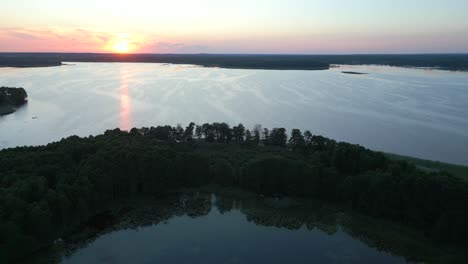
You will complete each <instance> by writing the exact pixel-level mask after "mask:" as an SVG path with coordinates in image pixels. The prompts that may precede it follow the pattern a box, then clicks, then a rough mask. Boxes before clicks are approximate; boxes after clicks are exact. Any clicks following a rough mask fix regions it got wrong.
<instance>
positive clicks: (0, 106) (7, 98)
mask: <svg viewBox="0 0 468 264" xmlns="http://www.w3.org/2000/svg"><path fill="white" fill-rule="evenodd" d="M27 98H28V94H27V93H26V91H25V90H24V88H12V87H3V86H2V87H0V115H6V114H11V113H13V112H15V108H16V107H18V106H20V105H23V104H25V103H26V100H27Z"/></svg>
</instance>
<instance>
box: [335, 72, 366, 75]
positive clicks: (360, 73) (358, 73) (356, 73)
mask: <svg viewBox="0 0 468 264" xmlns="http://www.w3.org/2000/svg"><path fill="white" fill-rule="evenodd" d="M341 73H344V74H355V75H363V74H367V73H363V72H355V71H342V72H341Z"/></svg>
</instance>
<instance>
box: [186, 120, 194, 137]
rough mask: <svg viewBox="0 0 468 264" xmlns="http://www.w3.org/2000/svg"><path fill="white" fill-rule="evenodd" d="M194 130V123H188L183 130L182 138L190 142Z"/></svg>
mask: <svg viewBox="0 0 468 264" xmlns="http://www.w3.org/2000/svg"><path fill="white" fill-rule="evenodd" d="M194 128H195V123H194V122H190V124H189V126H188V127H186V128H185V133H184V138H185V140H186V141H192V139H193V129H194Z"/></svg>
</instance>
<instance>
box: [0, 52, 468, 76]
mask: <svg viewBox="0 0 468 264" xmlns="http://www.w3.org/2000/svg"><path fill="white" fill-rule="evenodd" d="M66 61H73V62H106V63H111V62H128V63H169V64H191V65H198V66H201V67H210V68H213V67H217V68H226V69H263V70H327V69H330V68H332V67H333V65H374V66H392V67H403V68H416V69H434V70H444V71H461V72H466V71H468V54H416V55H378V54H375V55H261V54H258V55H242V54H238V55H230V54H112V53H0V67H21V68H26V67H51V66H61V65H63V62H66Z"/></svg>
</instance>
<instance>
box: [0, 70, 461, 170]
mask: <svg viewBox="0 0 468 264" xmlns="http://www.w3.org/2000/svg"><path fill="white" fill-rule="evenodd" d="M70 64H71V65H66V66H61V67H50V68H22V69H19V68H2V69H1V70H0V86H2V85H3V86H16V87H24V88H25V89H26V91H27V92H28V95H29V103H28V104H27V105H26V106H24V107H22V108H21V109H19V110H18V111H17V112H16V113H14V114H11V115H8V116H3V117H0V148H6V147H14V146H22V145H39V144H46V143H49V142H52V141H56V140H60V139H61V138H63V137H67V136H70V135H79V136H88V135H91V134H92V135H95V134H100V133H103V132H104V131H105V130H106V129H112V128H115V127H120V128H122V129H129V128H131V127H142V126H147V127H149V126H157V125H165V124H170V125H176V124H178V123H180V124H182V125H184V126H185V125H187V124H188V123H189V122H191V121H194V122H195V123H197V124H201V123H204V122H223V121H225V122H228V123H230V124H231V125H235V124H237V123H239V122H242V123H243V124H244V125H245V126H246V127H247V128H252V127H253V126H254V125H255V124H262V125H263V126H264V127H269V128H272V127H285V128H288V129H291V128H300V129H303V130H304V129H309V130H310V131H311V132H312V133H313V134H321V135H324V136H327V137H330V138H333V139H336V140H339V141H347V142H350V143H355V144H361V145H363V146H365V147H368V148H371V149H373V150H380V151H385V152H392V153H397V154H402V155H409V156H415V157H419V158H425V159H432V160H439V161H444V162H450V163H458V164H464V165H468V148H467V147H466V146H468V132H467V131H468V103H467V102H468V73H461V72H448V71H438V70H422V69H407V68H395V67H385V66H342V67H340V68H332V69H330V70H324V71H278V70H235V69H219V68H202V67H197V66H191V65H168V64H142V63H140V64H138V63H70ZM342 71H352V72H364V73H368V74H365V75H357V74H344V73H342Z"/></svg>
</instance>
